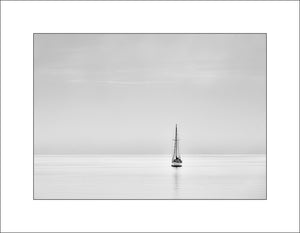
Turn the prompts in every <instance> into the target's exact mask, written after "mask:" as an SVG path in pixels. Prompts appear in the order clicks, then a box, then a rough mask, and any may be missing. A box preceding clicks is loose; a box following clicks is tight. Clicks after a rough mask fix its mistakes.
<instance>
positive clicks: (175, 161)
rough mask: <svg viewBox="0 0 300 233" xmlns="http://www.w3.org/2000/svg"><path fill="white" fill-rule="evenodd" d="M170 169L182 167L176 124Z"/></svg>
mask: <svg viewBox="0 0 300 233" xmlns="http://www.w3.org/2000/svg"><path fill="white" fill-rule="evenodd" d="M171 166H172V167H182V160H181V157H180V154H179V139H178V137H177V124H176V127H175V139H174V152H173V156H172V165H171Z"/></svg>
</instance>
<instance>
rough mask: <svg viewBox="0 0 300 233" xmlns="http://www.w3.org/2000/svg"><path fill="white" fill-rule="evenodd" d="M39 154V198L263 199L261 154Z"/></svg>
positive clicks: (36, 179) (36, 186) (36, 185)
mask: <svg viewBox="0 0 300 233" xmlns="http://www.w3.org/2000/svg"><path fill="white" fill-rule="evenodd" d="M170 160H171V158H170V156H168V155H35V158H34V166H35V168H34V198H35V199H265V198H266V158H265V155H261V154H254V155H253V154H251V155H250V154H240V155H237V154H234V155H223V154H222V155H186V156H184V157H183V167H180V168H174V167H171V166H170V165H171V163H170Z"/></svg>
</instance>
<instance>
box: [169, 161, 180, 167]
mask: <svg viewBox="0 0 300 233" xmlns="http://www.w3.org/2000/svg"><path fill="white" fill-rule="evenodd" d="M171 166H172V167H182V163H176V162H175V163H174V162H173V163H172V164H171Z"/></svg>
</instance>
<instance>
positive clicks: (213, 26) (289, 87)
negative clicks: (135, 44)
mask: <svg viewBox="0 0 300 233" xmlns="http://www.w3.org/2000/svg"><path fill="white" fill-rule="evenodd" d="M1 5H2V9H1V11H2V12H1V13H2V15H1V18H2V25H1V26H2V34H1V57H2V63H1V65H2V71H1V72H2V75H1V77H2V86H1V91H2V92H1V95H2V96H1V97H2V98H1V102H2V105H1V108H2V109H1V110H2V111H1V112H2V122H1V128H2V132H1V133H2V135H1V136H2V137H1V139H2V141H1V143H2V151H1V152H2V164H1V169H2V206H1V207H2V208H1V213H2V231H4V232H13V231H15V232H43V231H48V232H49V231H52V232H55V231H59V232H63V231H71V232H76V231H77V232H78V231H84V232H87V231H98V232H101V231H106V232H107V231H122V232H126V231H131V232H133V231H171V232H177V231H197V232H201V231H205V232H209V231H221V232H226V231H230V232H236V231H238V232H241V231H248V232H249V231H252V232H253V231H258V232H263V231H270V232H276V231H277V232H278V231H280V232H286V231H290V232H291V231H295V232H296V231H298V230H299V220H298V217H299V176H298V172H299V147H298V135H299V134H298V132H299V121H298V119H299V99H298V94H299V72H298V71H299V70H298V51H299V46H298V45H299V44H298V41H299V31H298V28H299V24H298V23H299V19H298V16H299V11H298V10H299V3H298V2H296V1H294V2H261V1H259V2H23V1H21V2H9V1H5V2H1ZM37 32H39V33H41V32H80V33H82V32H89V33H91V32H127V33H128V32H193V33H201V32H206V33H207V32H261V33H268V200H267V201H263V200H260V201H250V200H247V201H203V200H202V201H170V200H169V201H37V200H36V201H34V200H32V33H37ZM245 46H246V45H245ZM177 217H179V218H180V220H179V221H178V222H177V223H176V224H174V219H176V218H177Z"/></svg>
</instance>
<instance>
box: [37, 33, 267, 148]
mask: <svg viewBox="0 0 300 233" xmlns="http://www.w3.org/2000/svg"><path fill="white" fill-rule="evenodd" d="M265 39H266V38H265V35H263V34H35V36H34V133H35V138H34V144H35V153H38V154H65V153H76V154H77V153H88V154H132V153H133V154H152V153H154V154H170V153H172V146H173V145H172V143H173V142H172V138H173V136H174V126H175V123H178V125H179V129H178V130H179V137H180V139H181V141H180V149H181V153H183V154H184V153H186V154H199V153H265V150H266V138H265V136H266V64H265V60H266V44H265V42H266V40H265Z"/></svg>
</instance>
